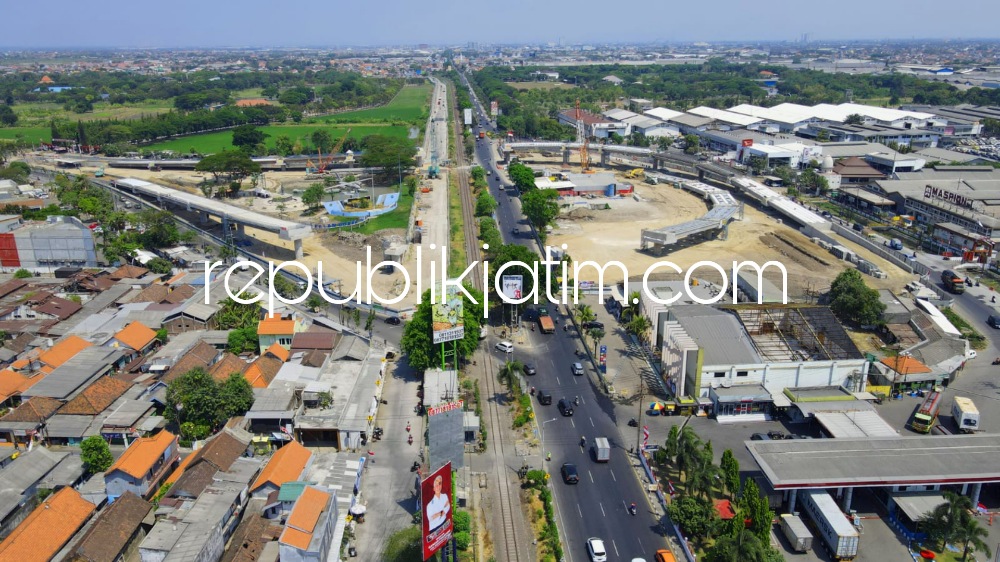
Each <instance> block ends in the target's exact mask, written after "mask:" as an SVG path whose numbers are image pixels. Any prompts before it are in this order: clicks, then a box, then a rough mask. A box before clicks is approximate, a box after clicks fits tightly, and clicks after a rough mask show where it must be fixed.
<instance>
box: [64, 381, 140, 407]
mask: <svg viewBox="0 0 1000 562" xmlns="http://www.w3.org/2000/svg"><path fill="white" fill-rule="evenodd" d="M130 388H132V383H130V382H128V381H125V380H122V379H119V378H115V377H101V378H99V379H97V380H96V381H95V382H93V383H91V385H90V386H88V387H87V388H85V389H84V390H83V392H81V393H80V394H77V395H76V397H75V398H73V399H72V400H70V401H69V402H67V403H66V405H65V406H63V407H62V408H60V409H59V413H60V414H75V415H84V416H96V415H97V414H100V413H101V412H103V411H104V410H106V409H107V408H108V407H109V406H111V403H112V402H114V401H115V400H117V399H118V398H119V397H120V396H121V395H122V394H125V391H126V390H128V389H130Z"/></svg>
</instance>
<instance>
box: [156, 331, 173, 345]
mask: <svg viewBox="0 0 1000 562" xmlns="http://www.w3.org/2000/svg"><path fill="white" fill-rule="evenodd" d="M169 338H170V333H169V332H167V329H166V328H160V329H159V330H157V331H156V341H158V342H160V343H161V344H162V343H167V340H168V339H169Z"/></svg>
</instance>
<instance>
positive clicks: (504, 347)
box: [493, 341, 514, 353]
mask: <svg viewBox="0 0 1000 562" xmlns="http://www.w3.org/2000/svg"><path fill="white" fill-rule="evenodd" d="M493 349H495V350H497V351H499V352H501V353H514V344H512V343H510V342H509V341H498V342H497V344H496V345H494V346H493Z"/></svg>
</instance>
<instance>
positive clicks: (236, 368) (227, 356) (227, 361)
mask: <svg viewBox="0 0 1000 562" xmlns="http://www.w3.org/2000/svg"><path fill="white" fill-rule="evenodd" d="M249 367H250V364H249V363H247V362H246V361H244V360H242V359H240V358H239V357H238V356H236V355H233V354H232V353H229V352H226V353H223V354H222V358H221V359H219V360H218V361H217V362H216V363H215V364H214V365H212V368H211V369H210V370H209V371H208V374H210V375H212V378H213V379H215V380H217V381H222V380H226V379H227V378H229V375H232V374H234V373H235V374H239V375H242V374H243V372H244V371H246V370H247V368H249Z"/></svg>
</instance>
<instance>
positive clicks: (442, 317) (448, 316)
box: [431, 285, 465, 344]
mask: <svg viewBox="0 0 1000 562" xmlns="http://www.w3.org/2000/svg"><path fill="white" fill-rule="evenodd" d="M434 294H435V295H436V297H437V298H438V299H440V298H441V286H440V285H438V286H437V287H435V289H434ZM463 302H464V301H463V300H462V293H461V292H460V291H459V290H458V287H456V286H454V285H449V286H448V293H447V295H446V298H445V301H444V302H438V303H435V304H434V305H432V307H431V329H432V330H433V334H434V343H435V344H439V343H444V342H449V341H455V340H460V339H462V338H464V337H465V318H464V311H463V306H464V305H463Z"/></svg>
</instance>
